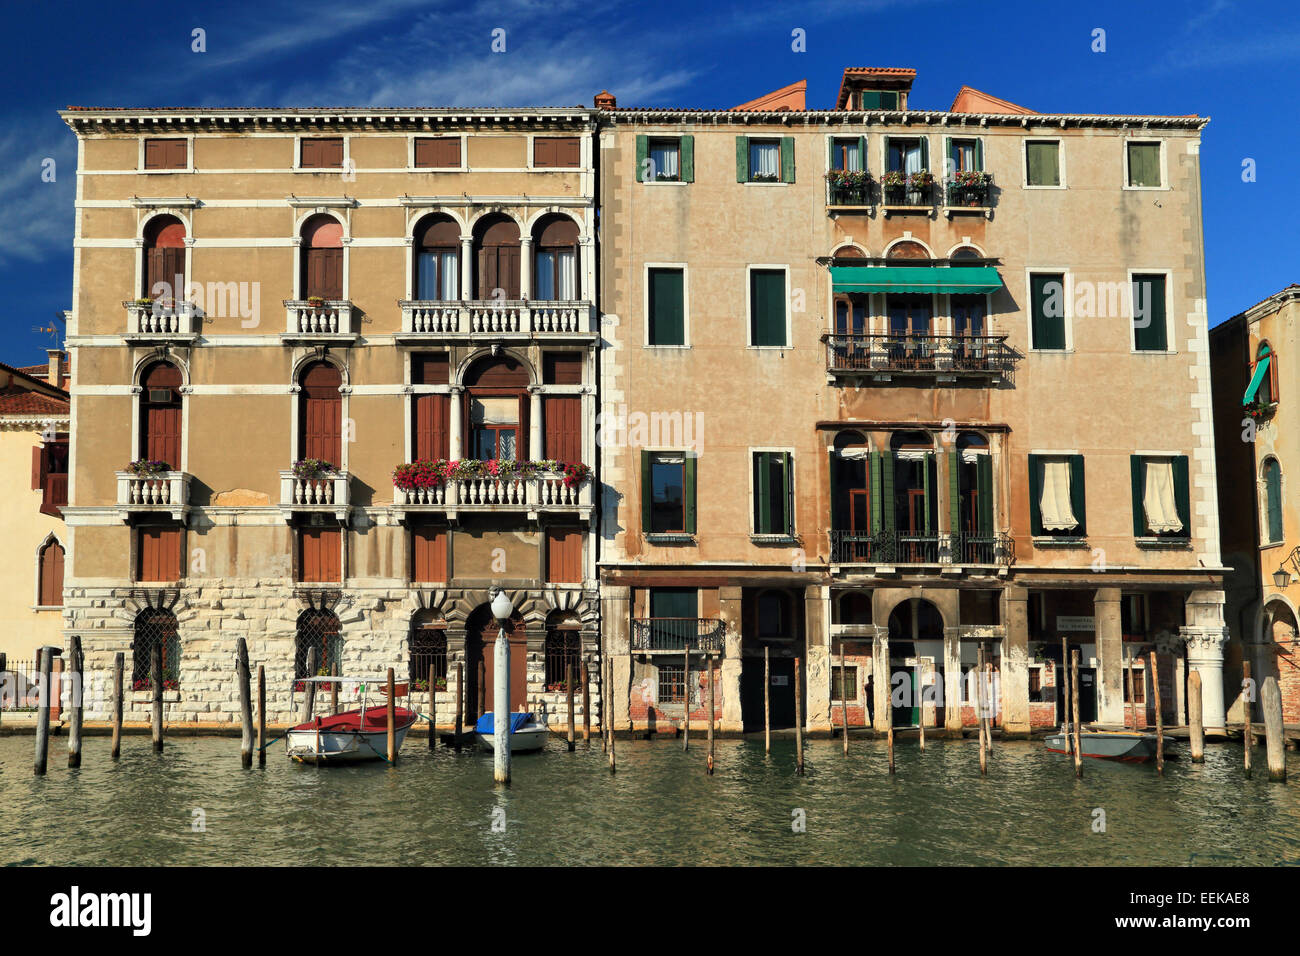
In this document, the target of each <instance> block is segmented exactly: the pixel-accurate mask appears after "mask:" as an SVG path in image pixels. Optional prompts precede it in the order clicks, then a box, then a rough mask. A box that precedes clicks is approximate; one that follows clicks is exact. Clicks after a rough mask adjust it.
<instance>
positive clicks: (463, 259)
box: [460, 236, 474, 302]
mask: <svg viewBox="0 0 1300 956" xmlns="http://www.w3.org/2000/svg"><path fill="white" fill-rule="evenodd" d="M473 284H474V237H473V236H461V237H460V300H461V301H462V302H465V301H467V300H468V299H472V298H474V291H473V289H472V288H471V287H472V286H473Z"/></svg>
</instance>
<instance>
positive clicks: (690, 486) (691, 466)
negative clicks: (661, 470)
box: [683, 454, 696, 534]
mask: <svg viewBox="0 0 1300 956" xmlns="http://www.w3.org/2000/svg"><path fill="white" fill-rule="evenodd" d="M695 463H696V458H695V456H694V455H691V454H687V456H686V466H685V468H684V469H683V470H684V471H685V472H686V491H685V494H686V533H687V534H695Z"/></svg>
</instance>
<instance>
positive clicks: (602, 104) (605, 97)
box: [592, 90, 618, 110]
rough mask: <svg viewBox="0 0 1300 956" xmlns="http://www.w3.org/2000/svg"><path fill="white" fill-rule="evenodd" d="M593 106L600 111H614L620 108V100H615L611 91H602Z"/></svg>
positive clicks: (594, 100)
mask: <svg viewBox="0 0 1300 956" xmlns="http://www.w3.org/2000/svg"><path fill="white" fill-rule="evenodd" d="M592 105H593V106H595V107H596V109H598V110H612V109H615V108H616V107H617V106H618V100H616V99H614V94H613V93H611V92H610V91H609V90H601V91H600V92H599V93H597V94H596V97H595V99H593V100H592Z"/></svg>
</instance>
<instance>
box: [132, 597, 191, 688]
mask: <svg viewBox="0 0 1300 956" xmlns="http://www.w3.org/2000/svg"><path fill="white" fill-rule="evenodd" d="M155 647H156V648H158V650H159V652H160V654H161V656H162V679H163V690H177V689H178V688H179V687H180V679H181V639H180V634H179V633H177V630H176V615H174V614H172V612H171V611H168V610H166V609H164V608H160V607H147V608H145V609H144V610H142V611H141V612H140V613H139V614H137V615H136V616H135V636H134V639H133V640H132V642H131V689H132V690H152V689H153V677H152V671H153V664H152V663H151V662H152V660H153V652H154V648H155Z"/></svg>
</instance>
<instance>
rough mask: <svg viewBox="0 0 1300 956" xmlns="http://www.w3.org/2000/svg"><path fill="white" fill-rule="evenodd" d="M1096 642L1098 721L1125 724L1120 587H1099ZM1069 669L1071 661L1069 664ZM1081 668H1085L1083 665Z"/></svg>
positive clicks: (1094, 627)
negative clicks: (1098, 672)
mask: <svg viewBox="0 0 1300 956" xmlns="http://www.w3.org/2000/svg"><path fill="white" fill-rule="evenodd" d="M1093 629H1094V635H1095V637H1096V641H1097V664H1098V667H1097V669H1098V670H1099V671H1100V672H1101V673H1100V674H1098V675H1097V721H1098V723H1102V724H1115V725H1116V726H1120V727H1122V726H1123V725H1124V658H1123V654H1124V631H1123V625H1122V624H1121V622H1120V590H1119V588H1098V589H1097V593H1096V594H1095V595H1094V596H1093ZM1066 664H1067V666H1068V664H1069V662H1068V661H1067V662H1066ZM1081 666H1082V665H1081Z"/></svg>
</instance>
